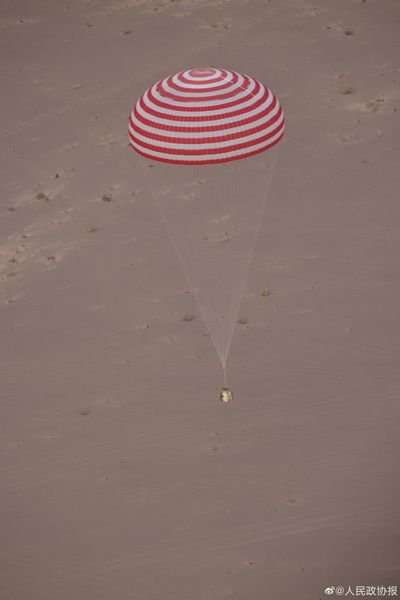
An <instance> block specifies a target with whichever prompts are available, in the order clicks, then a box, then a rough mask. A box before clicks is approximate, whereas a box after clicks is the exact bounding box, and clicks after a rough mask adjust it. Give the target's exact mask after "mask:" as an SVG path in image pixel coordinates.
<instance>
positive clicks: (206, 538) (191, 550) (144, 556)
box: [47, 503, 400, 585]
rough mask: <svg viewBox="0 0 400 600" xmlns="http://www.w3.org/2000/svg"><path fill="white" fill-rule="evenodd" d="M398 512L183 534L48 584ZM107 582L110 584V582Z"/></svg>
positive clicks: (392, 507) (389, 508) (387, 509)
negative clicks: (197, 534)
mask: <svg viewBox="0 0 400 600" xmlns="http://www.w3.org/2000/svg"><path fill="white" fill-rule="evenodd" d="M399 511H400V508H399V506H398V503H393V504H390V505H388V506H386V507H384V508H372V509H365V510H364V511H363V510H361V511H360V510H359V509H357V510H352V511H348V512H345V513H342V514H337V515H328V516H319V517H306V518H302V517H300V518H299V516H297V515H294V516H293V517H289V518H286V519H285V522H284V523H281V524H275V525H274V524H273V521H272V520H268V521H257V522H254V523H252V524H250V525H240V526H236V527H235V526H233V527H231V528H230V529H229V531H225V532H223V533H218V532H213V533H212V534H203V535H200V536H199V537H198V538H197V539H195V540H191V541H188V539H187V538H184V537H182V538H181V539H176V540H172V541H171V540H168V539H166V540H165V541H163V542H160V543H158V544H154V547H153V548H148V549H146V550H144V551H143V550H135V551H133V552H128V553H124V554H122V555H121V556H120V557H116V558H114V559H110V560H105V561H94V562H93V564H92V565H91V566H90V567H89V568H84V567H85V565H77V566H76V567H74V568H72V569H71V570H70V571H69V572H68V573H67V574H62V575H61V576H55V577H53V578H50V579H49V580H48V581H47V583H54V584H57V583H59V584H61V583H63V582H65V581H69V580H71V579H74V580H75V579H82V580H87V581H90V580H92V581H96V580H97V581H98V582H103V583H105V582H106V580H105V579H103V578H99V579H97V578H96V572H104V571H106V570H110V571H113V570H114V569H117V570H118V569H121V568H123V567H124V565H125V566H130V568H131V567H132V565H134V567H135V568H138V567H143V566H145V565H150V564H153V563H156V564H157V573H160V571H159V568H158V565H160V564H161V565H163V564H164V568H165V569H168V568H169V566H168V563H170V562H171V561H177V560H182V559H186V558H188V557H189V558H192V557H195V556H196V555H198V554H200V555H201V554H207V555H208V556H213V555H214V553H220V552H224V551H229V550H232V549H235V548H240V547H242V546H251V545H253V544H259V543H263V542H268V541H271V540H274V539H280V538H283V537H286V536H292V535H301V534H307V533H314V532H316V531H324V530H327V529H332V528H335V527H348V526H349V525H351V524H355V525H356V526H357V523H359V520H360V518H361V519H365V518H368V520H371V519H377V518H379V517H381V516H386V517H390V518H393V517H395V516H396V515H398V514H399ZM138 545H139V544H138ZM211 560H212V559H211ZM209 562H210V558H203V559H200V562H199V561H196V568H197V567H199V566H202V565H207V564H209ZM86 564H87V563H86ZM82 567H83V568H82ZM62 568H63V567H62ZM110 583H111V585H112V582H110Z"/></svg>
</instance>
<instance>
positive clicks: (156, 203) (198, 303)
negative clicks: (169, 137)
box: [139, 156, 220, 359]
mask: <svg viewBox="0 0 400 600" xmlns="http://www.w3.org/2000/svg"><path fill="white" fill-rule="evenodd" d="M139 164H140V167H141V169H142V171H143V174H144V178H145V180H146V182H147V185H148V188H149V190H150V194H151V197H152V199H153V203H154V205H155V207H156V209H157V212H158V214H159V215H160V218H161V221H162V223H163V225H164V227H165V230H166V232H167V234H168V237H169V239H170V241H171V244H172V246H173V248H174V250H175V253H176V255H177V257H178V260H179V264H180V266H181V269H182V271H183V274H184V276H185V277H186V281H187V282H188V285H189V289H190V291H191V293H192V296H193V297H194V299H195V301H196V304H197V307H198V309H199V312H200V314H201V316H202V319H203V321H204V323H205V324H206V327H207V330H208V333H209V334H210V338H211V341H212V343H213V346H214V348H215V351H216V353H217V356H218V358H219V359H220V352H219V351H218V345H217V342H216V340H215V339H214V335H213V334H212V332H211V331H210V328H209V327H208V325H207V319H206V318H205V315H204V312H203V309H202V308H201V305H200V302H199V300H198V298H197V294H196V292H195V287H194V286H193V283H192V281H191V278H190V277H189V275H188V273H187V269H186V267H185V263H184V261H183V259H182V256H181V253H180V252H179V249H178V246H177V244H176V243H175V240H174V238H173V235H172V233H171V230H170V228H169V226H168V222H167V219H166V218H165V217H164V214H163V212H162V210H161V208H160V205H159V203H158V202H157V200H156V195H155V193H154V191H153V187H152V185H151V182H150V178H149V176H148V174H147V172H146V167H145V165H144V159H143V158H142V157H141V156H139Z"/></svg>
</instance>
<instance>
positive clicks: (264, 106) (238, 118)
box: [131, 93, 274, 127]
mask: <svg viewBox="0 0 400 600" xmlns="http://www.w3.org/2000/svg"><path fill="white" fill-rule="evenodd" d="M259 96H261V94H259ZM273 101H274V96H273V95H272V94H271V93H270V95H269V96H268V98H267V100H266V101H265V102H263V103H262V104H260V106H258V107H257V108H255V109H253V110H249V111H246V112H245V113H243V114H241V115H236V116H234V117H232V116H229V112H228V110H226V111H224V112H223V113H219V114H224V115H225V114H227V115H228V116H227V117H225V118H223V119H212V120H210V119H204V120H203V121H184V122H182V126H183V127H202V126H204V125H225V124H227V123H234V122H235V121H242V120H243V119H248V118H249V119H250V118H251V117H254V116H256V115H257V114H258V113H260V112H262V111H263V110H265V109H267V108H268V107H269V106H270V105H271V104H272V102H273ZM153 106H155V105H153ZM242 106H243V105H242V104H241V105H239V106H238V107H234V108H235V109H236V110H238V109H239V108H240V107H242ZM136 110H137V111H138V113H139V114H140V115H141V116H142V117H143V118H145V119H147V120H148V121H152V122H153V123H159V124H160V125H171V126H174V125H175V126H179V124H180V122H179V121H171V119H162V118H160V117H155V116H154V115H152V114H150V113H148V112H147V111H146V110H144V109H143V108H142V107H141V106H140V104H139V103H138V104H136ZM158 110H160V109H159V108H158ZM163 112H164V111H163ZM165 112H166V111H165ZM168 112H169V113H170V112H171V111H168ZM193 112H194V111H190V115H192V114H193ZM231 112H234V111H233V110H232V111H231ZM204 113H206V114H209V113H208V111H204ZM204 113H202V114H204ZM159 114H162V113H159ZM213 114H215V113H213ZM131 116H132V120H133V116H134V115H133V111H132V115H131ZM179 116H182V115H179ZM185 116H188V113H185Z"/></svg>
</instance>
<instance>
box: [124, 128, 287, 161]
mask: <svg viewBox="0 0 400 600" xmlns="http://www.w3.org/2000/svg"><path fill="white" fill-rule="evenodd" d="M283 128H284V124H283V122H282V123H281V125H280V126H279V127H277V128H276V129H275V130H274V131H272V132H270V133H267V134H266V135H264V136H262V137H260V138H257V139H256V140H251V141H250V142H243V143H242V144H232V145H231V146H228V147H226V148H204V149H194V150H193V149H191V150H189V149H188V150H182V149H175V148H160V147H159V146H155V145H153V144H148V143H147V142H142V141H141V140H138V139H136V138H135V136H134V135H132V134H131V132H129V138H130V140H131V141H133V142H135V143H136V144H139V146H141V147H143V148H147V149H148V150H154V151H155V152H164V153H165V154H174V155H178V156H179V155H180V156H201V155H202V154H223V153H225V152H233V151H235V150H241V149H242V148H250V147H251V146H255V145H258V144H260V143H262V142H264V141H267V140H268V139H270V138H271V137H273V136H274V135H276V133H277V132H278V131H279V130H280V129H283Z"/></svg>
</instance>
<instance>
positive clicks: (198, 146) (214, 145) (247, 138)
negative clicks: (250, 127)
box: [129, 114, 283, 150]
mask: <svg viewBox="0 0 400 600" xmlns="http://www.w3.org/2000/svg"><path fill="white" fill-rule="evenodd" d="M282 122H283V114H281V116H280V117H279V119H278V120H277V121H276V122H275V123H273V125H270V126H269V127H265V129H262V130H261V131H258V132H257V133H252V134H251V135H244V136H243V137H240V138H238V139H235V140H226V141H223V142H205V143H201V142H197V143H194V144H179V143H175V142H160V141H158V140H153V139H150V138H148V137H146V136H144V135H141V134H140V133H138V132H137V131H135V130H133V129H132V128H131V127H130V126H129V130H130V133H131V134H132V135H134V136H135V138H137V139H139V140H140V141H142V142H145V143H148V144H152V145H153V146H157V147H158V148H160V149H171V150H207V149H210V150H211V149H218V148H229V146H232V145H236V144H247V143H249V142H253V141H256V140H258V138H260V137H263V136H264V135H267V134H268V133H271V132H272V131H275V130H276V129H277V128H278V127H280V126H281V124H282Z"/></svg>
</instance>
